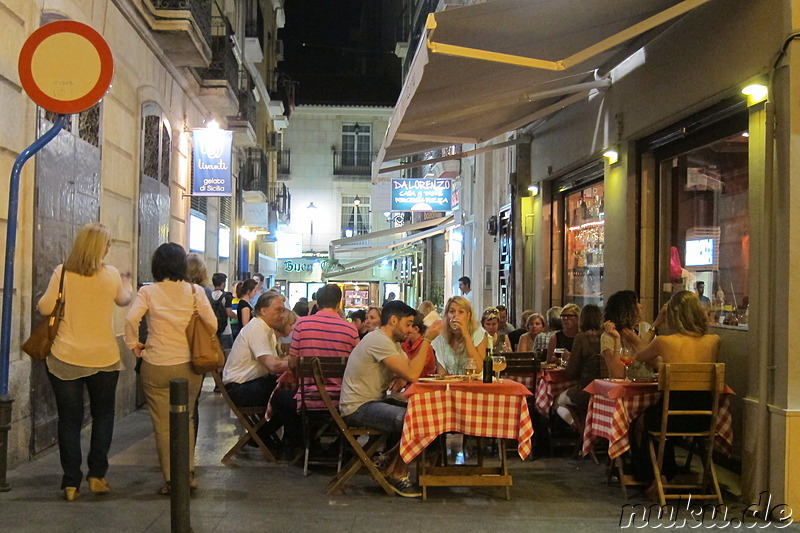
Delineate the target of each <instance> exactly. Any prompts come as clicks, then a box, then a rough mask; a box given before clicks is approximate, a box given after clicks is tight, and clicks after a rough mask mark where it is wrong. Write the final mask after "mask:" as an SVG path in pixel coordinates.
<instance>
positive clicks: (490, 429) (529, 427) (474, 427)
mask: <svg viewBox="0 0 800 533" xmlns="http://www.w3.org/2000/svg"><path fill="white" fill-rule="evenodd" d="M404 395H405V396H406V397H407V398H408V407H407V410H406V416H405V421H404V425H403V436H402V439H401V441H400V456H401V457H402V459H403V460H404V461H405V462H406V463H410V462H411V461H412V460H414V459H415V458H418V459H419V461H418V469H417V473H418V477H419V480H418V483H419V486H420V487H421V488H422V497H423V499H426V498H427V487H429V486H481V485H484V486H485V485H488V486H504V487H505V488H506V498H510V487H511V485H512V477H511V475H510V474H509V473H508V465H507V462H506V453H505V441H504V440H502V439H514V440H516V441H517V442H518V446H517V453H518V454H519V456H520V457H521V458H522V459H523V460H524V459H525V458H526V457H528V455H530V453H531V437H532V436H533V424H532V423H531V417H530V413H529V412H528V404H527V401H526V397H527V396H529V395H530V391H529V390H528V389H527V388H526V387H525V386H523V385H522V384H520V383H517V382H516V381H514V380H511V379H504V380H503V381H502V382H495V383H483V382H480V381H449V380H444V381H431V382H420V383H415V384H413V385H411V386H410V387H409V388H408V389H406V391H405V393H404ZM447 432H457V433H463V434H465V435H473V436H477V437H490V438H498V439H501V440H500V466H499V467H494V466H484V465H482V464H480V462H479V464H478V465H477V466H475V465H443V466H428V465H427V464H426V461H425V460H424V455H425V454H424V453H422V452H423V450H425V448H426V447H427V446H428V445H429V444H431V443H432V442H433V441H435V440H436V438H437V437H438V436H439V435H441V434H443V433H447ZM479 456H480V454H479Z"/></svg>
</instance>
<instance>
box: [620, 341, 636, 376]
mask: <svg viewBox="0 0 800 533" xmlns="http://www.w3.org/2000/svg"><path fill="white" fill-rule="evenodd" d="M619 362H620V363H622V366H624V367H625V379H628V368H629V367H630V366H631V365H632V364H633V352H632V351H631V350H630V348H628V347H627V346H622V347H621V348H620V355H619Z"/></svg>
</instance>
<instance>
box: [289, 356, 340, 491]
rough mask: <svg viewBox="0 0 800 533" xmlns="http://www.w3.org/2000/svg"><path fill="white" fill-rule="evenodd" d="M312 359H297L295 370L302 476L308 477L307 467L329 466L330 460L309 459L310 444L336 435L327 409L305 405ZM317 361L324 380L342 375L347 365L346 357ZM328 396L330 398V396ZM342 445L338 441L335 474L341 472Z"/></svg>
mask: <svg viewBox="0 0 800 533" xmlns="http://www.w3.org/2000/svg"><path fill="white" fill-rule="evenodd" d="M313 359H315V357H308V356H301V357H298V358H297V369H296V370H295V373H296V374H297V380H298V389H297V390H298V392H299V393H300V402H299V403H298V406H297V412H298V414H299V415H300V419H301V421H302V427H303V448H304V453H303V475H304V476H307V475H308V465H312V464H330V460H323V459H314V458H312V457H311V446H312V443H313V442H315V441H317V440H319V439H320V438H321V437H322V436H323V435H325V433H326V432H328V431H334V432H336V433H337V435H338V432H337V431H336V430H335V429H334V428H333V420H332V419H331V417H330V414H329V413H328V409H327V408H326V409H324V410H318V409H309V408H308V407H307V405H306V400H307V399H308V397H307V391H306V381H307V380H309V379H310V380H312V381H313V379H314V375H313V370H312V368H311V361H312V360H313ZM319 360H320V365H321V368H322V373H323V375H324V376H325V377H326V378H331V377H336V376H342V375H344V369H345V366H346V365H347V358H346V357H320V358H319ZM328 396H329V397H330V394H329V395H328ZM331 401H332V403H333V404H334V407H336V408H338V405H336V404H337V403H338V402H333V399H331ZM343 444H344V443H343V441H342V440H341V439H339V453H338V455H337V461H336V471H337V472H339V471H341V469H342V452H343V449H344V447H343Z"/></svg>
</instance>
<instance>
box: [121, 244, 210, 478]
mask: <svg viewBox="0 0 800 533" xmlns="http://www.w3.org/2000/svg"><path fill="white" fill-rule="evenodd" d="M152 273H153V279H155V280H156V282H155V283H153V284H152V285H145V286H143V287H142V288H141V289H139V292H138V294H137V295H136V300H134V302H133V305H132V306H131V309H130V311H128V316H127V317H126V319H125V342H126V344H127V345H128V347H129V348H130V349H131V350H133V353H134V355H136V357H141V358H142V369H141V377H142V388H143V389H144V395H145V398H146V399H147V406H148V408H149V410H150V418H151V419H152V421H153V430H154V432H155V436H156V449H157V450H158V460H159V463H160V464H161V471H162V473H163V474H164V480H165V484H164V485H163V486H162V487H161V489H160V490H159V491H158V492H159V494H169V492H170V472H169V409H170V404H169V382H170V380H172V379H175V378H186V380H187V381H188V382H189V400H190V401H189V411H190V412H189V424H190V425H191V426H193V425H194V423H193V422H192V419H193V418H194V408H195V406H194V402H193V401H191V400H192V399H193V398H196V397H197V395H198V394H199V393H200V387H201V385H202V381H203V376H201V375H199V374H195V373H194V371H193V370H192V365H191V362H190V361H191V355H190V353H189V343H188V341H187V340H186V327H187V326H188V325H189V320H190V319H191V317H192V313H193V312H194V309H195V306H196V307H197V311H198V314H199V315H200V320H202V321H203V322H205V323H206V324H207V325H208V326H210V327H211V328H213V329H214V330H216V328H217V318H216V316H215V315H214V311H213V309H211V304H210V303H208V298H206V295H205V291H204V290H203V288H202V287H200V286H198V285H194V284H192V283H189V282H187V281H185V278H186V252H185V251H184V249H183V248H182V247H181V246H180V245H178V244H175V243H172V242H171V243H166V244H162V245H161V246H159V247H158V248H156V251H155V252H154V253H153V262H152ZM145 314H147V343H146V344H142V343H141V342H139V322H141V320H142V317H143V316H144V315H145ZM194 434H195V432H194V428H193V427H190V428H189V435H190V439H191V440H192V441H194ZM189 468H190V470H192V472H193V471H194V442H191V443H190V445H189ZM192 482H193V485H194V476H192Z"/></svg>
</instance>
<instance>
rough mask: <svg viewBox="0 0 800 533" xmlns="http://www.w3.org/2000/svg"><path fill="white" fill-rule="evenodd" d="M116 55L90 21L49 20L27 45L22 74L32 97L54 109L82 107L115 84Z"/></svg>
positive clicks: (77, 110)
mask: <svg viewBox="0 0 800 533" xmlns="http://www.w3.org/2000/svg"><path fill="white" fill-rule="evenodd" d="M113 76H114V59H113V57H112V56H111V48H109V46H108V43H107V42H106V41H105V39H103V36H102V35H100V34H99V33H98V32H97V31H95V30H94V29H93V28H92V27H90V26H87V25H86V24H83V23H80V22H75V21H74V20H59V21H55V22H51V23H49V24H45V25H44V26H42V27H41V28H39V29H38V30H36V31H35V32H33V33H32V34H31V35H30V37H28V39H27V40H26V41H25V44H23V45H22V50H21V51H20V54H19V78H20V81H21V82H22V87H23V88H24V89H25V92H26V93H28V96H30V98H31V100H33V101H34V102H36V104H38V105H39V106H41V107H43V108H44V109H47V110H48V111H53V112H55V113H64V114H70V113H80V112H81V111H85V110H87V109H89V108H90V107H92V106H93V105H95V104H96V103H97V102H99V101H100V100H101V99H102V98H103V96H104V95H105V94H106V92H107V91H108V88H109V87H110V86H111V78H112V77H113Z"/></svg>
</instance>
